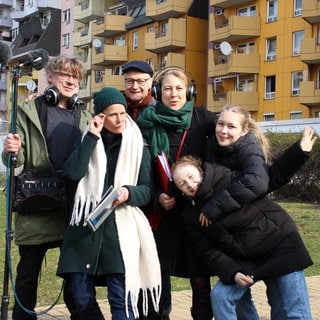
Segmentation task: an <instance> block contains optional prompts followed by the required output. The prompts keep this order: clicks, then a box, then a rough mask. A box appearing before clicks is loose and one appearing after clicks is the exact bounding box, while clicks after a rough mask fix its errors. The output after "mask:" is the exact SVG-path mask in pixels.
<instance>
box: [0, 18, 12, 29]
mask: <svg viewBox="0 0 320 320" xmlns="http://www.w3.org/2000/svg"><path fill="white" fill-rule="evenodd" d="M0 27H4V28H12V20H11V18H10V17H4V18H1V19H0Z"/></svg>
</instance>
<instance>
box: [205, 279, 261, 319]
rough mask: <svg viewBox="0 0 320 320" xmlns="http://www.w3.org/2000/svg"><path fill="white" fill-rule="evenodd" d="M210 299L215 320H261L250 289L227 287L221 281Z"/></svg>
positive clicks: (214, 288)
mask: <svg viewBox="0 0 320 320" xmlns="http://www.w3.org/2000/svg"><path fill="white" fill-rule="evenodd" d="M210 298H211V307H212V311H213V316H214V319H215V320H226V319H228V320H259V315H258V312H257V310H256V308H255V306H254V304H253V301H252V297H251V290H250V287H246V288H243V287H241V286H239V285H238V284H233V285H226V284H224V283H222V282H221V281H220V280H219V281H218V282H217V283H216V285H215V286H214V287H213V288H212V289H211V293H210Z"/></svg>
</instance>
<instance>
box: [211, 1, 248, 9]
mask: <svg viewBox="0 0 320 320" xmlns="http://www.w3.org/2000/svg"><path fill="white" fill-rule="evenodd" d="M247 2H248V1H247V0H210V6H213V7H220V8H230V7H234V6H237V5H240V4H244V3H247Z"/></svg>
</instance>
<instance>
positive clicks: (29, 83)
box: [27, 80, 37, 92]
mask: <svg viewBox="0 0 320 320" xmlns="http://www.w3.org/2000/svg"><path fill="white" fill-rule="evenodd" d="M27 88H28V90H29V91H31V92H33V91H34V90H35V89H36V88H37V84H36V83H35V82H34V81H33V80H28V81H27Z"/></svg>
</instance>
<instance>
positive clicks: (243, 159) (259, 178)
mask: <svg viewBox="0 0 320 320" xmlns="http://www.w3.org/2000/svg"><path fill="white" fill-rule="evenodd" d="M206 151H207V156H206V161H208V162H211V163H217V164H220V165H223V166H225V167H227V168H229V169H231V170H233V171H238V172H239V173H240V175H239V178H238V179H236V180H234V181H232V182H231V183H230V184H228V185H225V186H224V188H222V189H221V190H219V191H218V192H216V193H215V194H214V195H213V197H212V198H211V199H210V201H209V202H208V203H207V204H206V205H204V207H203V208H202V212H203V213H204V214H205V215H206V216H207V217H208V218H209V219H210V220H211V221H214V220H217V219H220V218H222V217H224V216H226V215H228V214H229V213H230V212H232V211H234V210H237V209H240V208H242V207H243V206H244V205H246V204H247V203H250V202H251V201H254V200H256V199H257V198H258V197H260V196H261V195H264V194H265V193H266V192H267V191H268V187H269V168H268V166H267V164H266V162H265V158H264V155H263V152H262V150H261V148H260V146H259V144H258V141H257V139H256V138H255V136H254V135H253V133H252V132H249V133H247V134H246V135H245V136H242V137H240V138H239V140H238V141H236V142H235V143H234V144H232V145H231V146H227V147H220V146H219V144H218V142H217V140H216V138H215V136H212V137H211V138H210V140H209V141H208V147H207V149H206Z"/></svg>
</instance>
